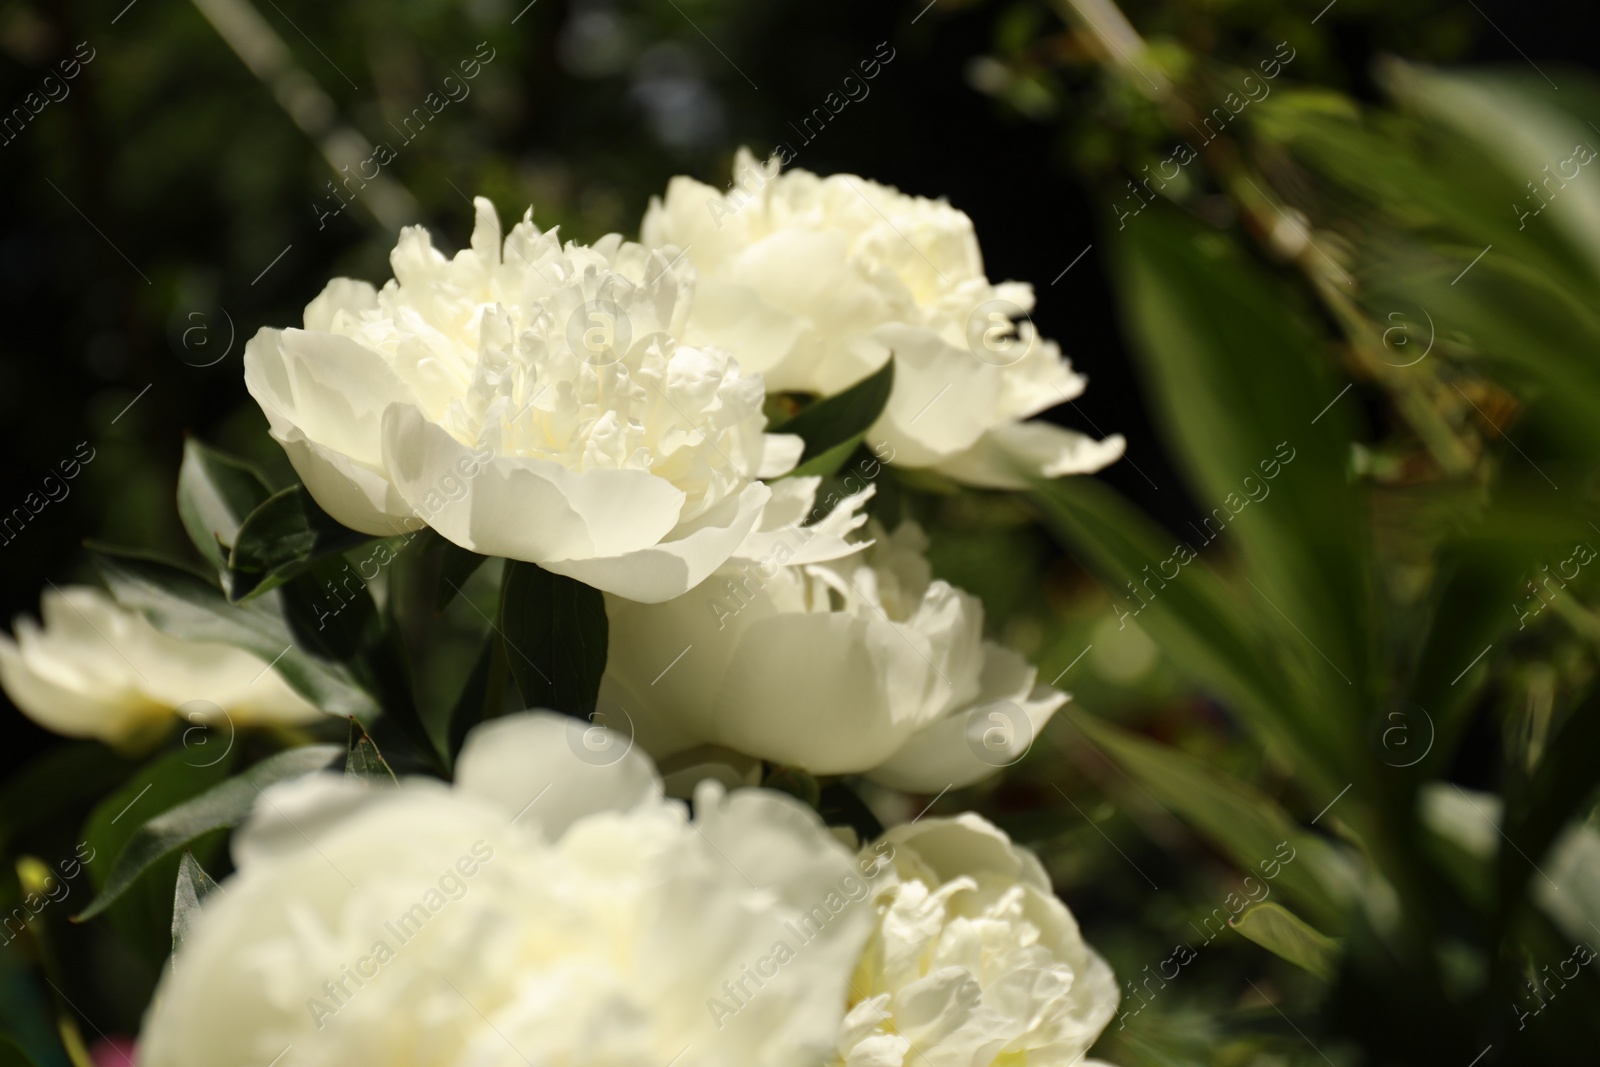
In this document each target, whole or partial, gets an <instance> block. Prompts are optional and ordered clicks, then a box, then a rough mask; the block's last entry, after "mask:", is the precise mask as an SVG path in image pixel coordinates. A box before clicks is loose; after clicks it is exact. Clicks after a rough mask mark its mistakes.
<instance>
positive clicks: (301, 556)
mask: <svg viewBox="0 0 1600 1067" xmlns="http://www.w3.org/2000/svg"><path fill="white" fill-rule="evenodd" d="M370 540H372V535H371V534H364V533H358V532H357V531H355V530H351V529H349V528H347V527H345V526H341V525H340V524H339V523H338V522H337V521H335V520H334V518H333V517H332V516H330V515H329V514H328V513H327V512H325V511H323V510H322V509H321V508H320V507H318V506H317V502H316V501H315V500H312V499H311V494H310V493H309V492H307V491H306V488H305V486H303V485H291V486H290V487H289V488H287V489H285V490H283V491H282V492H278V493H274V494H273V495H272V496H270V497H268V498H267V499H266V500H265V501H263V502H262V504H261V506H260V507H258V508H256V509H255V510H254V511H252V512H251V513H250V514H249V515H248V516H247V517H246V518H245V520H244V523H243V524H242V525H241V526H240V527H239V531H238V538H237V539H236V541H235V542H234V545H233V550H232V551H231V552H230V553H229V554H228V574H229V576H230V579H231V581H230V590H229V599H231V600H234V601H239V600H246V599H250V598H253V597H257V596H260V595H261V594H262V593H265V592H267V591H268V590H269V589H273V588H275V587H276V586H278V585H281V584H282V583H283V582H284V581H286V580H288V579H290V578H293V577H294V576H295V575H297V574H300V573H302V572H304V571H305V570H307V569H308V568H309V567H310V566H311V565H312V564H313V563H315V562H316V561H318V560H320V559H323V558H325V557H327V556H331V555H335V554H336V553H339V552H344V551H345V550H347V549H351V548H354V547H355V546H357V545H361V544H365V543H366V542H368V541H370Z"/></svg>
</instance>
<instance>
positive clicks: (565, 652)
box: [500, 562, 608, 718]
mask: <svg viewBox="0 0 1600 1067" xmlns="http://www.w3.org/2000/svg"><path fill="white" fill-rule="evenodd" d="M500 632H501V635H502V636H503V637H504V638H505V643H506V663H507V666H508V667H509V668H510V670H511V676H512V677H513V678H515V679H516V681H517V687H518V689H519V690H521V692H522V702H523V704H524V706H526V707H530V708H550V709H551V710H553V711H560V712H565V713H566V714H568V715H576V716H578V717H580V718H586V717H588V716H589V715H590V714H591V713H593V711H594V709H595V701H596V700H597V699H598V697H599V694H600V676H601V674H603V673H604V672H605V669H606V637H607V633H608V625H607V622H606V603H605V598H604V597H603V596H602V595H601V593H600V591H599V590H598V589H595V588H592V587H591V586H587V585H584V584H583V583H582V582H579V581H575V580H573V579H571V578H566V577H562V576H561V575H558V574H551V573H550V572H549V571H545V570H541V569H540V568H539V567H537V566H535V565H534V564H532V563H517V562H511V563H508V564H507V565H506V580H505V586H504V589H503V591H502V593H501V603H500Z"/></svg>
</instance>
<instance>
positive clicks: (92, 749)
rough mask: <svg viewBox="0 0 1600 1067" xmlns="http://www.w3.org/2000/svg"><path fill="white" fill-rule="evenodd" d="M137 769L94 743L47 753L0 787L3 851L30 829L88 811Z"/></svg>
mask: <svg viewBox="0 0 1600 1067" xmlns="http://www.w3.org/2000/svg"><path fill="white" fill-rule="evenodd" d="M133 768H134V764H133V762H132V761H130V760H128V759H127V758H125V757H123V756H119V755H117V753H116V752H114V751H112V750H111V749H109V748H107V747H106V746H105V745H103V744H100V743H99V742H95V741H69V742H63V743H61V744H59V745H57V746H55V747H54V748H51V749H49V750H47V751H46V752H44V753H43V754H42V755H40V756H38V757H36V758H35V759H33V760H32V761H31V762H29V763H27V764H25V765H24V766H23V767H22V768H21V769H20V770H18V771H15V772H13V773H12V774H11V775H10V776H9V777H8V778H7V779H6V781H5V784H4V785H3V786H0V847H4V846H5V845H6V844H7V843H8V842H9V841H10V840H12V838H13V837H14V836H15V835H16V834H17V833H19V832H20V831H22V830H24V829H27V828H28V827H32V826H37V825H39V824H40V823H42V822H45V821H47V820H48V819H50V818H51V817H52V816H55V815H57V814H60V813H64V812H71V811H72V810H73V809H75V808H77V807H79V806H80V805H81V806H83V807H87V806H88V804H89V802H90V801H92V800H96V799H98V798H100V797H103V796H105V795H106V794H107V793H108V792H110V791H111V790H112V789H113V788H115V787H116V785H117V783H119V782H121V781H122V780H123V779H125V778H126V777H127V776H128V775H129V774H130V773H131V772H132V771H133Z"/></svg>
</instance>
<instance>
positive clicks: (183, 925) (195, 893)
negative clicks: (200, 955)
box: [172, 849, 220, 956]
mask: <svg viewBox="0 0 1600 1067" xmlns="http://www.w3.org/2000/svg"><path fill="white" fill-rule="evenodd" d="M218 888H220V887H219V886H218V885H217V883H216V880H215V879H213V878H212V877H211V876H210V875H209V874H207V873H206V872H205V868H204V867H201V866H200V861H199V860H197V859H195V858H194V853H193V852H190V851H189V850H188V849H184V850H183V858H182V859H181V860H179V861H178V885H177V888H176V889H174V890H173V894H172V954H173V955H174V956H176V955H177V954H178V950H179V949H181V948H183V939H184V938H185V937H187V936H188V933H189V928H190V927H191V926H192V925H194V921H195V920H196V919H197V918H199V917H200V916H199V912H200V905H201V903H202V902H203V901H204V900H205V899H206V897H208V896H210V895H211V894H212V893H213V892H214V891H216V890H217V889H218Z"/></svg>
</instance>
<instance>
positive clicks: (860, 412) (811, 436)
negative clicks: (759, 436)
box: [767, 358, 894, 474]
mask: <svg viewBox="0 0 1600 1067" xmlns="http://www.w3.org/2000/svg"><path fill="white" fill-rule="evenodd" d="M893 390H894V359H893V358H891V359H890V360H889V362H887V363H885V364H884V365H883V369H882V370H880V371H878V372H876V373H875V374H873V375H871V376H870V377H868V378H865V379H863V380H862V381H860V382H857V383H856V384H855V385H852V386H851V387H850V388H848V389H846V390H845V391H844V392H842V393H840V394H839V395H837V396H830V397H826V398H824V399H822V400H818V401H817V402H815V403H814V404H811V405H810V406H808V407H807V408H806V409H805V410H804V411H802V412H800V414H798V415H796V416H795V417H794V418H792V419H790V420H789V421H788V422H785V423H784V424H783V425H781V426H769V427H768V428H767V432H769V433H792V434H794V435H796V436H798V437H800V438H801V439H803V440H804V441H805V443H806V450H805V453H804V454H803V455H802V456H801V457H800V465H799V466H797V467H796V468H795V469H794V471H793V472H792V473H794V474H832V473H833V472H834V471H836V470H838V469H839V467H840V466H841V465H842V464H843V463H844V461H845V460H847V459H849V458H850V453H851V452H854V451H855V448H856V446H857V445H858V444H860V443H861V439H862V437H863V436H864V435H865V434H866V432H867V429H868V428H869V427H871V425H872V424H873V423H875V422H877V421H878V416H879V415H881V414H882V413H883V408H884V405H885V404H887V403H888V402H889V394H890V393H891V392H893Z"/></svg>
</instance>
